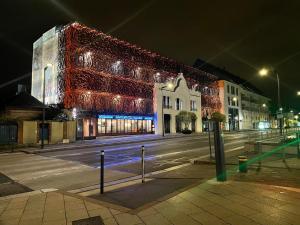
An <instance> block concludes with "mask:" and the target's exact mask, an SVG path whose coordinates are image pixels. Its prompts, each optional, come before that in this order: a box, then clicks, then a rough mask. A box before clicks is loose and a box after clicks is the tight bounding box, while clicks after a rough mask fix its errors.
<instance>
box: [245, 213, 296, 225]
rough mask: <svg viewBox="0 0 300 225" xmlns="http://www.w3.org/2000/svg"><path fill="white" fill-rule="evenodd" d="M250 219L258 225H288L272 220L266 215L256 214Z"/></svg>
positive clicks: (282, 221)
mask: <svg viewBox="0 0 300 225" xmlns="http://www.w3.org/2000/svg"><path fill="white" fill-rule="evenodd" d="M251 219H252V220H253V221H255V222H257V223H259V224H266V225H267V224H272V225H290V223H288V222H286V221H284V220H280V219H278V218H274V217H272V216H269V215H268V214H263V213H261V214H256V215H252V216H251Z"/></svg>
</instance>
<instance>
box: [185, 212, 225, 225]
mask: <svg viewBox="0 0 300 225" xmlns="http://www.w3.org/2000/svg"><path fill="white" fill-rule="evenodd" d="M191 217H192V218H193V219H194V220H196V221H198V222H199V223H201V224H202V225H212V224H213V225H225V224H226V223H225V222H224V221H222V220H221V219H219V218H218V217H216V216H213V215H211V214H209V213H207V212H202V213H197V214H191Z"/></svg>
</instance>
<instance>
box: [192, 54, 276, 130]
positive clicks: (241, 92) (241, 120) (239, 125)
mask: <svg viewBox="0 0 300 225" xmlns="http://www.w3.org/2000/svg"><path fill="white" fill-rule="evenodd" d="M194 67H195V68H198V69H201V70H203V71H206V72H208V73H212V74H214V75H216V76H217V77H218V80H219V81H218V84H219V94H220V100H221V103H222V107H221V112H222V113H224V114H225V115H226V121H227V122H226V126H225V127H226V129H227V130H239V129H257V128H269V126H270V110H269V107H270V101H271V100H270V99H269V98H267V97H265V96H264V95H263V94H262V92H261V91H260V90H258V89H257V88H256V87H255V86H253V85H251V84H250V83H248V82H247V81H246V80H244V79H242V78H240V77H238V76H236V75H234V74H232V73H230V72H228V71H226V70H225V69H221V68H218V67H216V66H214V65H212V64H210V63H207V62H205V61H203V60H201V59H197V60H196V62H195V64H194Z"/></svg>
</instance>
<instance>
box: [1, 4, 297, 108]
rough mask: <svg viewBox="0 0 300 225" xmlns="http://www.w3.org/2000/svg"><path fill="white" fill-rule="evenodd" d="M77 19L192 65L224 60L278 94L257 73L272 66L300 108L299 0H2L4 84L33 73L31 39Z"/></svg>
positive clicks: (285, 94) (286, 97) (289, 100)
mask: <svg viewBox="0 0 300 225" xmlns="http://www.w3.org/2000/svg"><path fill="white" fill-rule="evenodd" d="M75 20H76V21H78V22H81V23H84V24H86V25H88V26H91V27H94V28H97V29H99V30H101V31H103V32H109V33H110V34H111V35H113V36H116V37H118V38H120V39H123V40H127V41H129V42H131V43H134V44H137V45H139V46H141V47H143V48H146V49H149V50H154V51H157V52H159V53H161V54H162V55H165V56H168V57H170V58H174V59H176V60H178V61H181V62H184V63H186V64H189V65H192V64H193V63H194V61H195V59H196V58H202V59H204V60H207V61H209V62H210V63H212V64H215V65H217V66H219V67H225V68H226V70H228V71H230V72H232V73H234V74H236V75H238V76H240V77H242V78H244V79H246V80H251V82H252V83H253V84H254V85H256V86H257V87H258V88H259V89H260V90H262V91H263V92H264V93H265V94H266V95H267V96H269V97H271V98H273V99H274V100H276V95H277V92H276V81H275V79H273V78H272V77H265V78H261V77H259V76H258V75H257V70H258V69H259V68H260V67H262V66H269V65H270V66H273V67H274V68H276V70H277V71H278V73H279V75H280V78H281V82H282V83H281V84H282V89H281V91H282V104H283V105H285V106H287V107H291V108H294V109H300V97H297V96H296V92H297V90H300V83H299V82H300V76H299V75H300V74H299V73H300V71H299V66H300V1H299V0H234V1H230V0H227V1H224V0H209V1H203V0H194V1H190V0H156V1H149V0H147V1H146V0H134V1H125V0H121V1H113V0H107V1H102V0H94V1H92V0H2V1H1V13H0V21H1V29H0V49H1V61H0V65H1V76H0V83H1V84H3V83H5V82H7V81H9V80H12V79H14V78H17V77H20V76H22V75H24V74H27V73H30V72H31V61H32V43H33V42H34V41H35V40H36V39H38V38H39V37H40V36H41V35H42V34H43V33H44V32H45V31H47V30H48V29H50V28H52V27H53V26H55V25H63V24H67V23H69V22H73V21H75ZM24 82H25V83H27V84H30V79H27V81H26V80H24V81H23V83H24ZM15 87H16V83H15V84H13V85H11V86H8V87H7V88H4V89H3V88H2V89H1V90H0V92H1V94H2V96H3V93H12V92H15ZM5 96H7V95H5ZM2 99H3V98H2Z"/></svg>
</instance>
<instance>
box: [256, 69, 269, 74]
mask: <svg viewBox="0 0 300 225" xmlns="http://www.w3.org/2000/svg"><path fill="white" fill-rule="evenodd" d="M258 73H259V75H260V76H267V75H268V73H269V71H268V70H267V69H266V68H262V69H261V70H260V71H259V72H258Z"/></svg>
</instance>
